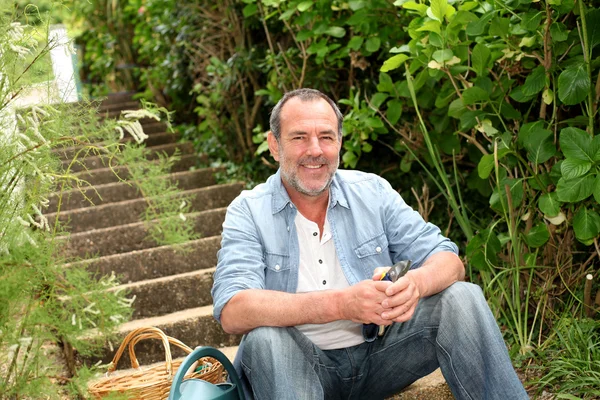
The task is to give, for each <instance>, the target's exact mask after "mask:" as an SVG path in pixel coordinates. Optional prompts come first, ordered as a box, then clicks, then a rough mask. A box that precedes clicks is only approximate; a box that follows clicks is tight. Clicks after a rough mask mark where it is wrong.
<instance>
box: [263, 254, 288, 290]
mask: <svg viewBox="0 0 600 400" xmlns="http://www.w3.org/2000/svg"><path fill="white" fill-rule="evenodd" d="M265 266H266V268H265V289H268V290H280V291H285V290H286V288H287V282H288V279H289V276H290V256H287V255H283V254H275V253H265Z"/></svg>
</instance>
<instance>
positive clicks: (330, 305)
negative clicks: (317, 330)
mask: <svg viewBox="0 0 600 400" xmlns="http://www.w3.org/2000/svg"><path fill="white" fill-rule="evenodd" d="M342 296H343V292H342V291H341V290H325V291H318V292H310V293H285V292H279V291H273V290H260V289H247V290H243V291H241V292H238V293H237V294H236V295H235V296H233V297H232V298H231V300H229V302H228V303H227V305H225V307H223V311H222V312H221V325H222V326H223V329H224V330H225V332H227V333H232V334H239V333H247V332H249V331H251V330H252V329H254V328H257V327H259V326H296V325H302V324H324V323H327V322H332V321H335V320H338V319H341V318H342V316H341V314H340V307H339V302H340V300H341V297H342Z"/></svg>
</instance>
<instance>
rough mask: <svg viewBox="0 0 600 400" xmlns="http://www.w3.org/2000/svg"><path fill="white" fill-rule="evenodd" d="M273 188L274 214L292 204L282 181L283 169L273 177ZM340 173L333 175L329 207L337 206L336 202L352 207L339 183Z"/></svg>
mask: <svg viewBox="0 0 600 400" xmlns="http://www.w3.org/2000/svg"><path fill="white" fill-rule="evenodd" d="M271 178H272V183H271V185H272V188H273V199H272V203H271V211H272V212H273V214H277V213H278V212H280V211H281V210H283V209H284V208H285V207H286V206H287V205H288V204H291V203H292V201H291V200H290V195H289V194H288V192H287V190H285V186H283V182H282V181H281V169H278V170H277V173H276V174H275V175H273V176H272V177H271ZM339 179H340V178H339V174H338V172H337V171H336V173H335V175H334V176H333V181H332V182H331V186H330V187H329V196H330V199H329V209H332V208H333V207H335V205H336V204H339V205H340V206H342V207H345V208H350V207H349V206H348V200H347V199H346V196H345V194H344V192H343V190H341V188H340V184H339Z"/></svg>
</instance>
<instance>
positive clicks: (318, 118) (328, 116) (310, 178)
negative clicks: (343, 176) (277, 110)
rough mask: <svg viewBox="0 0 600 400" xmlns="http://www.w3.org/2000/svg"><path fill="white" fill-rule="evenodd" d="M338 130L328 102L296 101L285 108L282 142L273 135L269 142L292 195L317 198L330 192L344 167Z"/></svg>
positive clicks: (283, 110)
mask: <svg viewBox="0 0 600 400" xmlns="http://www.w3.org/2000/svg"><path fill="white" fill-rule="evenodd" d="M337 127H338V123H337V118H336V116H335V113H334V111H333V109H332V108H331V106H330V105H329V103H327V101H325V100H324V99H318V100H314V101H308V102H303V101H301V100H300V99H298V98H292V99H290V100H288V101H287V102H286V103H285V104H284V106H283V109H282V110H281V137H280V138H279V142H277V140H276V139H275V137H274V136H273V135H272V134H269V136H268V141H269V149H270V150H271V154H272V155H273V157H274V158H275V160H276V161H279V165H280V167H281V176H282V179H283V183H284V185H285V187H286V189H287V190H288V193H290V191H295V192H297V193H299V194H301V195H305V196H311V197H314V196H319V195H321V194H323V193H325V192H326V191H327V189H328V188H329V185H330V184H331V181H332V179H333V175H334V174H335V171H336V170H337V168H338V166H339V163H340V157H339V155H340V149H341V145H342V142H341V141H340V139H339V138H338V132H337ZM290 196H291V197H293V193H290Z"/></svg>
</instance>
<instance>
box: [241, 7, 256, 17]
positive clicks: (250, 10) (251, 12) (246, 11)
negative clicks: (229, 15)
mask: <svg viewBox="0 0 600 400" xmlns="http://www.w3.org/2000/svg"><path fill="white" fill-rule="evenodd" d="M257 12H258V6H257V5H256V4H248V5H247V6H246V7H244V9H243V10H242V14H244V17H246V18H248V17H251V16H253V15H254V14H256V13H257Z"/></svg>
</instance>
